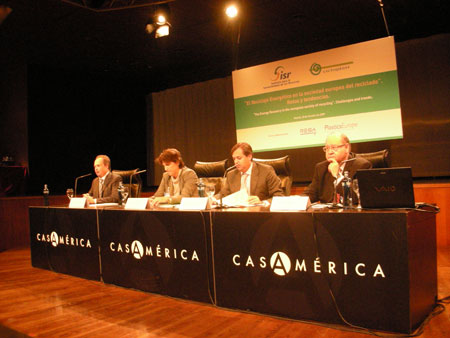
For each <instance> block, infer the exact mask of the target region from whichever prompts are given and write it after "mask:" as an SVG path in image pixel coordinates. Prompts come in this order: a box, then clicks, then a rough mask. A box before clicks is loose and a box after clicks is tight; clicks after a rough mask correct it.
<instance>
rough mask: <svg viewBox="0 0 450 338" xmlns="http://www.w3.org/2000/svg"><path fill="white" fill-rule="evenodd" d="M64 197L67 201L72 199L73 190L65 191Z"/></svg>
mask: <svg viewBox="0 0 450 338" xmlns="http://www.w3.org/2000/svg"><path fill="white" fill-rule="evenodd" d="M66 195H67V197H68V198H69V200H71V199H72V197H73V189H72V188H69V189H67V190H66Z"/></svg>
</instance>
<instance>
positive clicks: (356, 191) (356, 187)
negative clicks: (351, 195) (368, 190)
mask: <svg viewBox="0 0 450 338" xmlns="http://www.w3.org/2000/svg"><path fill="white" fill-rule="evenodd" d="M352 187H353V191H354V192H355V194H356V196H357V197H358V206H357V208H358V209H361V200H360V198H359V184H358V180H357V179H356V178H355V179H354V180H353V182H352Z"/></svg>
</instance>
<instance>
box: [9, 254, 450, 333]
mask: <svg viewBox="0 0 450 338" xmlns="http://www.w3.org/2000/svg"><path fill="white" fill-rule="evenodd" d="M438 278H439V279H438V280H439V284H438V287H439V298H443V297H446V296H448V295H450V248H448V249H439V251H438ZM449 306H450V305H449ZM449 311H450V309H446V311H444V312H443V313H441V314H439V315H437V316H436V317H434V318H432V319H431V320H430V321H429V323H428V324H427V325H426V326H425V330H424V333H423V334H422V336H421V337H424V338H427V337H450V315H449ZM0 326H3V327H2V328H0V337H1V338H5V337H27V336H31V337H307V338H313V337H338V338H340V337H367V335H363V334H361V333H355V332H349V331H347V330H345V329H336V328H329V327H324V326H321V325H315V324H310V323H301V322H295V321H289V320H284V319H277V318H272V317H268V316H263V315H257V314H250V313H242V312H235V311H230V310H225V309H219V308H216V307H213V306H209V305H203V304H199V303H194V302H187V301H182V300H178V299H173V298H168V297H164V296H158V295H153V294H148V293H144V292H140V291H134V290H129V289H123V288H120V287H116V286H111V285H105V284H103V283H100V282H93V281H88V280H84V279H80V278H76V277H71V276H67V275H62V274H58V273H53V272H50V271H46V270H41V269H36V268H33V267H31V263H30V251H29V249H13V250H8V251H4V252H1V253H0Z"/></svg>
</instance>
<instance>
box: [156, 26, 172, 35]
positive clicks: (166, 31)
mask: <svg viewBox="0 0 450 338" xmlns="http://www.w3.org/2000/svg"><path fill="white" fill-rule="evenodd" d="M167 35H169V25H168V24H166V25H162V26H159V27H158V28H157V29H156V32H155V38H160V37H163V36H167Z"/></svg>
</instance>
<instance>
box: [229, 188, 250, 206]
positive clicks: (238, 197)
mask: <svg viewBox="0 0 450 338" xmlns="http://www.w3.org/2000/svg"><path fill="white" fill-rule="evenodd" d="M222 204H223V205H224V206H226V207H250V206H253V205H252V204H249V203H248V194H247V192H246V191H245V190H239V191H236V192H235V193H232V194H231V195H228V196H226V197H224V198H222Z"/></svg>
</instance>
